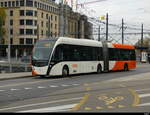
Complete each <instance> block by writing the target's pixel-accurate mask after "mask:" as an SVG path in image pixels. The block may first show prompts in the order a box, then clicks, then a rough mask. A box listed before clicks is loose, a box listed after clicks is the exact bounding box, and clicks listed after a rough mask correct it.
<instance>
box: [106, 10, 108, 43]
mask: <svg viewBox="0 0 150 115" xmlns="http://www.w3.org/2000/svg"><path fill="white" fill-rule="evenodd" d="M106 41H108V13H107V14H106Z"/></svg>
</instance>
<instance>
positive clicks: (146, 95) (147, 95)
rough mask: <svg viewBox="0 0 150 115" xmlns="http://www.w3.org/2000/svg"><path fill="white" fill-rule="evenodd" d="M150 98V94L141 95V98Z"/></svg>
mask: <svg viewBox="0 0 150 115" xmlns="http://www.w3.org/2000/svg"><path fill="white" fill-rule="evenodd" d="M149 96H150V93H147V94H140V95H139V97H140V98H143V97H149Z"/></svg>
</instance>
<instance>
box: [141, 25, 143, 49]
mask: <svg viewBox="0 0 150 115" xmlns="http://www.w3.org/2000/svg"><path fill="white" fill-rule="evenodd" d="M141 47H143V24H142V27H141Z"/></svg>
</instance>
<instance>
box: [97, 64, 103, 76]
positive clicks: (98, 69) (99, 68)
mask: <svg viewBox="0 0 150 115" xmlns="http://www.w3.org/2000/svg"><path fill="white" fill-rule="evenodd" d="M100 73H102V67H101V65H98V66H97V74H100Z"/></svg>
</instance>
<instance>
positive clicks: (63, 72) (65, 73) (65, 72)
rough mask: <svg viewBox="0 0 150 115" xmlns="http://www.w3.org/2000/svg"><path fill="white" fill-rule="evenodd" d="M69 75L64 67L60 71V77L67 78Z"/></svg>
mask: <svg viewBox="0 0 150 115" xmlns="http://www.w3.org/2000/svg"><path fill="white" fill-rule="evenodd" d="M68 75H69V69H68V67H67V66H64V67H63V69H62V76H63V77H67V76H68Z"/></svg>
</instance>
